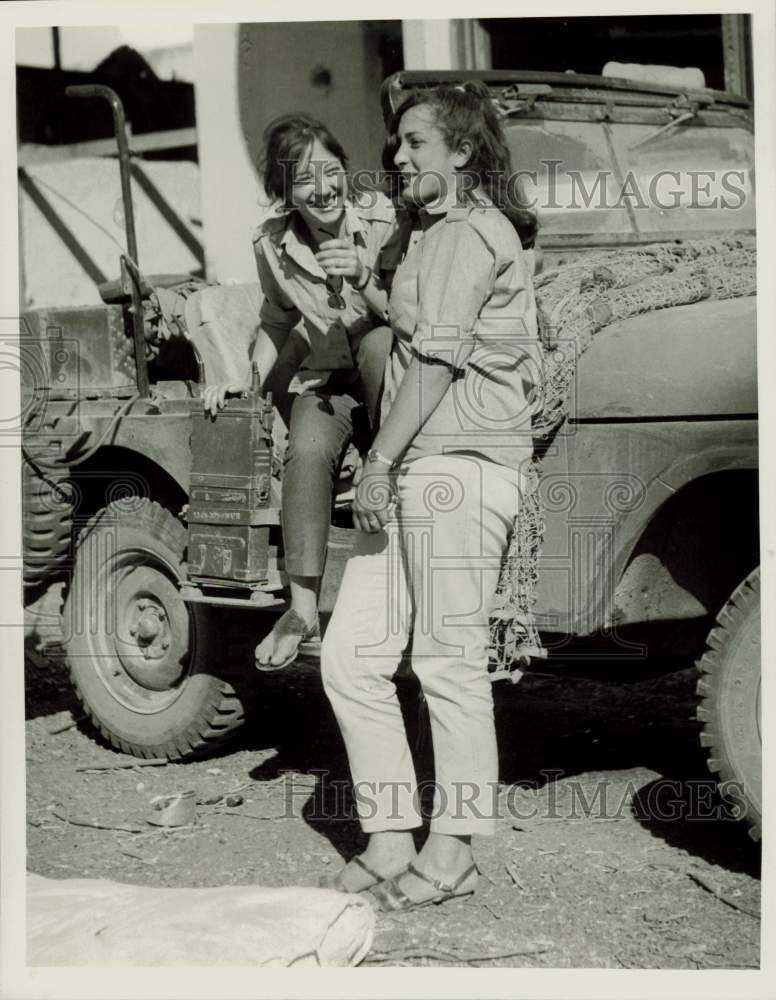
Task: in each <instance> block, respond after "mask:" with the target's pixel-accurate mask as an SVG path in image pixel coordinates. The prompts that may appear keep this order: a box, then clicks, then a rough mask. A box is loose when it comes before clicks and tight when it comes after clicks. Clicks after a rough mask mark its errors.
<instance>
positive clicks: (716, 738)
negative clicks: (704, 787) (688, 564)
mask: <svg viewBox="0 0 776 1000" xmlns="http://www.w3.org/2000/svg"><path fill="white" fill-rule="evenodd" d="M706 644H707V646H708V649H707V650H706V652H705V654H704V655H703V657H702V658H701V659H700V661H699V663H698V669H699V670H700V673H701V677H700V679H699V681H698V687H697V691H698V694H699V696H700V703H699V705H698V710H697V717H698V719H699V720H700V721H701V722H702V723H703V728H702V730H701V735H700V739H701V745H702V746H704V747H705V748H706V749H707V750H708V761H707V763H708V766H709V769H710V770H711V771H712V772H713V773H715V774H717V775H718V776H719V781H720V791H721V792H722V794H723V796H724V797H725V798H726V799H727V800H728V801H729V802H731V803H732V804H733V806H734V813H735V815H738V816H740V817H741V818H743V819H745V820H746V822H747V823H748V824H749V832H750V835H751V836H752V838H753V839H754V840H759V839H760V834H761V827H762V730H761V726H762V723H761V708H760V677H761V666H760V568H759V566H758V567H757V569H755V570H753V571H752V572H751V573H750V574H749V576H747V577H746V579H745V580H744V581H743V582H742V583H741V584H740V585H739V586H738V587H736V589H735V590H734V591H733V593H732V595H731V596H730V599H729V600H728V601H727V603H726V604H725V606H724V607H723V608H722V610H721V611H720V613H719V615H718V616H717V621H716V624H715V626H714V628H713V629H712V630H711V632H710V633H709V636H708V638H707V640H706Z"/></svg>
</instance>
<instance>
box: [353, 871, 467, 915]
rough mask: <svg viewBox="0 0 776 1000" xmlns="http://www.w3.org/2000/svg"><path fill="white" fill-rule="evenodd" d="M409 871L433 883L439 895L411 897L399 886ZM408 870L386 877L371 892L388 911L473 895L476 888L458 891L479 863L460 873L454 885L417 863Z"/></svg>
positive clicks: (434, 903)
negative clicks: (433, 874)
mask: <svg viewBox="0 0 776 1000" xmlns="http://www.w3.org/2000/svg"><path fill="white" fill-rule="evenodd" d="M406 872H409V873H410V874H411V875H415V876H416V878H419V879H423V881H424V882H428V884H429V885H432V886H433V887H434V888H435V889H436V890H437V892H439V893H440V895H439V896H432V897H431V899H421V900H417V901H416V900H414V899H410V897H409V896H408V895H407V893H406V892H404V890H403V889H400V888H399V884H398V883H399V879H400V878H401V876H402V875H404V874H406ZM406 872H401V873H400V874H398V875H394V877H393V878H389V879H386V880H385V881H383V882H381V883H380V884H379V885H376V886H375V887H374V888H373V889H370V892H371V894H372V896H373V897H374V899H375V900H376V902H377V907H378V909H380V910H383V911H384V912H386V913H397V912H402V913H406V912H407V910H417V909H420V907H421V906H431V905H432V904H433V905H434V906H438V905H439V904H440V903H446V902H447V901H448V900H449V899H460V898H463V897H464V896H471V894H472V893H473V892H474V888H471V889H467V890H466V891H465V892H458V891H457V890H458V889H459V888H460V887H461V886H462V885H463V884H464V882H465V881H466V880H467V878H469V876H470V875H471V874H472V873H474V872H477V865H472V866H471V867H470V868H467V869H466V871H465V872H464V873H463V874H462V875H460V876H459V877H458V878H457V879H456V880H455V882H453V883H452V885H448V884H447V883H446V882H443V881H442V880H441V879H438V878H432V877H431V876H430V875H426V874H425V872H422V871H420V870H419V869H418V868H416V867H415V865H413V864H410V865H408V866H407V869H406Z"/></svg>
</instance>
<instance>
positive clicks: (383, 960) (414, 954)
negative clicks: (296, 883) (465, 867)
mask: <svg viewBox="0 0 776 1000" xmlns="http://www.w3.org/2000/svg"><path fill="white" fill-rule="evenodd" d="M551 948H552V945H551V944H550V943H549V942H539V943H536V944H529V945H526V946H525V947H524V948H520V949H519V950H517V951H502V952H495V953H493V954H491V955H465V954H463V955H461V954H457V953H456V952H453V951H442V950H441V949H437V948H428V949H426V950H421V949H418V948H393V949H391V950H390V951H373V952H371V953H370V954H369V955H367V957H366V958H365V959H364V961H363V963H362V964H363V965H397V964H399V963H400V962H409V961H416V960H418V959H423V958H426V959H430V960H431V961H433V962H448V963H451V962H452V963H454V964H460V963H461V962H463V963H464V964H465V965H472V964H475V963H477V962H497V961H500V960H502V959H505V958H517V957H519V956H522V955H542V954H544V952H546V951H550V949H551Z"/></svg>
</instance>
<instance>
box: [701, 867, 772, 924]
mask: <svg viewBox="0 0 776 1000" xmlns="http://www.w3.org/2000/svg"><path fill="white" fill-rule="evenodd" d="M687 875H688V876H689V877H690V878H691V879H692V880H693V882H697V883H698V885H699V886H701V888H703V889H705V890H706V892H710V893H711V894H712V896H716V897H717V899H718V900H719V901H720V902H722V903H724V904H725V905H726V906H729V907H730V908H731V909H733V910H738V911H739V912H740V913H746V914H747V916H749V917H753V918H754V919H755V920H759V919H760V914H759V913H758V911H757V910H752V909H750V908H749V907H748V906H742V905H741V904H740V903H737V902H736V901H735V900H734V899H731V898H730V896H728V895H726V894H725V893H724V892H722V890H721V889H719V888H718V887H717V886H716V885H714V883H713V882H712V881H710V879H707V878H706V876H705V875H702V874H701V873H700V872H699V871H692V870H691V871H688V872H687Z"/></svg>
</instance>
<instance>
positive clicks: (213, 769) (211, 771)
mask: <svg viewBox="0 0 776 1000" xmlns="http://www.w3.org/2000/svg"><path fill="white" fill-rule="evenodd" d="M206 773H207V774H223V773H224V772H223V771H222V770H221V768H220V767H209V768H208V769H207V772H206Z"/></svg>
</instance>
